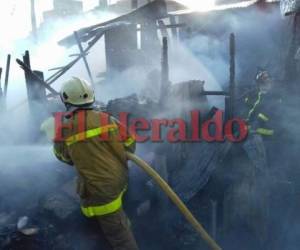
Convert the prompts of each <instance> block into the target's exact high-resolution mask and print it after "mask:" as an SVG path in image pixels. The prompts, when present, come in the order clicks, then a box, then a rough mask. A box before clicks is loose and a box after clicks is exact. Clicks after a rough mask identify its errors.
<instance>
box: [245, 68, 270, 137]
mask: <svg viewBox="0 0 300 250" xmlns="http://www.w3.org/2000/svg"><path fill="white" fill-rule="evenodd" d="M255 83H256V88H255V90H254V91H253V92H252V93H250V94H249V95H247V96H246V97H245V104H246V106H247V110H248V112H247V114H246V117H245V118H246V121H247V122H248V124H249V130H250V132H252V133H256V134H259V135H262V136H273V135H274V130H273V129H272V128H270V127H269V125H268V123H269V121H270V117H269V115H268V114H267V113H268V112H269V111H271V110H270V108H269V107H268V103H269V102H268V100H267V99H268V97H269V92H270V90H271V88H272V84H273V82H272V79H271V77H270V75H269V73H268V72H267V71H266V70H259V71H258V72H257V74H256V77H255Z"/></svg>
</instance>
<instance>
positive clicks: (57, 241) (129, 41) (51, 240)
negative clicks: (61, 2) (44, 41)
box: [0, 1, 299, 249]
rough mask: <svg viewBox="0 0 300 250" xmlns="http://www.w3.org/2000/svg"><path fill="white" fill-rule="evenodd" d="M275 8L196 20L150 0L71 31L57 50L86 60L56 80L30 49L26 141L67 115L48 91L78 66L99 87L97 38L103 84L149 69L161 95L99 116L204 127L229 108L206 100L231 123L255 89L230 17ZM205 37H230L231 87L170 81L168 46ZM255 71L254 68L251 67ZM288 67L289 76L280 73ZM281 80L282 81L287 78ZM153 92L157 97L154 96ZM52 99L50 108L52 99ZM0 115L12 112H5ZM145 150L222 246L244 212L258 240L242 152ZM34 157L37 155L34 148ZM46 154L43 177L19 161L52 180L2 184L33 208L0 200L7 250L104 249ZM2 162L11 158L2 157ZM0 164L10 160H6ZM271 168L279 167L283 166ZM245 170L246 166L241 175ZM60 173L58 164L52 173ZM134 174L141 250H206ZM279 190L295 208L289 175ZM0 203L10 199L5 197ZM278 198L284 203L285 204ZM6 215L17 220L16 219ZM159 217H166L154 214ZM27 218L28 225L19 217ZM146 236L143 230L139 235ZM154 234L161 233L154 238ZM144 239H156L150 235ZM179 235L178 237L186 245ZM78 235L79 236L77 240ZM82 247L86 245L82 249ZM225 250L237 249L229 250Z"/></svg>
mask: <svg viewBox="0 0 300 250" xmlns="http://www.w3.org/2000/svg"><path fill="white" fill-rule="evenodd" d="M133 2H134V1H133ZM259 2H263V1H259ZM102 4H104V5H102V8H103V6H104V7H105V6H106V5H105V3H102ZM132 6H133V7H134V8H135V7H137V4H136V3H133V5H132ZM265 8H267V10H266V9H265ZM276 8H278V3H268V4H267V3H260V4H258V5H253V6H250V7H249V8H245V9H238V10H236V9H234V10H224V11H216V12H211V13H208V14H207V15H203V16H202V15H199V14H198V13H187V12H184V13H179V12H176V11H175V12H171V13H169V12H168V9H167V5H166V3H165V1H152V2H150V3H148V4H146V5H144V6H142V7H140V8H137V9H135V10H133V11H131V12H129V13H128V14H125V15H122V16H120V17H118V18H116V19H114V20H110V21H108V22H105V23H100V24H96V25H93V26H91V27H86V28H82V29H79V30H77V31H74V33H73V34H71V35H69V36H67V37H66V38H65V39H63V40H61V41H59V44H61V45H63V46H77V47H78V49H79V53H78V54H77V55H76V57H75V59H74V60H72V61H71V62H70V63H69V64H67V65H66V66H64V67H58V68H56V69H55V70H56V72H55V73H54V74H53V75H52V76H50V77H48V78H46V79H45V78H44V74H43V72H40V71H36V70H33V68H34V65H31V62H30V55H29V52H28V51H26V52H25V54H24V56H23V58H22V60H18V64H19V65H20V66H21V67H22V68H23V69H24V73H25V80H26V88H27V94H28V104H29V109H30V114H31V116H32V118H33V119H32V121H33V122H32V123H31V124H30V128H29V130H30V131H28V133H30V134H31V133H32V132H33V131H37V130H38V129H39V124H40V123H41V122H42V120H43V119H44V118H46V117H47V116H49V115H50V114H51V112H53V111H62V107H60V106H59V105H58V104H57V101H56V97H57V94H58V93H57V91H56V90H55V89H53V88H52V86H51V85H52V84H53V83H54V82H56V81H58V80H59V79H60V77H61V76H63V75H64V74H66V73H67V72H68V71H69V70H70V69H71V68H72V67H73V66H74V65H75V64H76V63H77V62H78V61H80V60H84V65H85V69H86V71H87V72H88V76H89V78H90V79H89V80H90V81H91V83H93V84H94V86H97V84H101V83H99V82H97V80H96V78H95V76H93V74H92V73H91V70H90V67H89V62H88V53H89V52H90V50H91V48H92V47H93V46H94V45H95V44H96V43H97V42H98V41H99V40H100V39H104V41H105V56H106V66H107V68H106V72H105V74H104V76H105V77H104V78H105V79H104V82H107V83H109V81H110V78H111V77H112V76H113V75H114V74H115V73H116V72H122V71H124V70H126V69H127V68H130V67H134V66H136V65H143V66H144V67H145V68H153V71H152V74H149V76H148V78H149V84H150V85H153V86H155V87H154V89H155V90H156V91H154V92H156V93H155V95H153V94H149V93H146V94H145V95H144V96H142V97H141V96H139V95H138V94H133V95H130V96H128V97H121V98H118V99H114V100H110V101H109V102H108V103H107V104H101V109H104V110H106V111H108V112H109V113H111V114H114V115H116V116H117V114H118V113H119V112H129V113H131V116H132V118H135V117H144V118H147V119H152V118H155V117H157V116H158V117H159V116H164V117H167V118H168V117H170V118H172V117H180V118H183V119H185V120H188V118H187V117H188V115H189V112H190V111H191V110H193V109H199V110H201V111H202V112H203V114H202V115H203V117H204V119H205V120H207V119H210V118H212V117H213V116H214V114H215V112H216V110H218V109H222V108H219V107H212V106H211V105H210V104H209V101H208V98H209V97H211V96H217V97H221V98H222V100H223V103H224V107H225V108H224V109H225V116H224V120H225V121H226V120H228V119H230V118H232V117H234V115H235V114H236V103H237V99H238V98H237V95H238V94H239V88H242V87H244V86H242V85H243V81H251V80H252V79H251V77H249V73H248V72H247V71H246V70H244V71H243V74H242V75H243V76H242V80H240V79H237V76H236V71H237V70H236V64H237V62H236V57H237V56H238V53H239V51H240V50H238V49H237V47H238V46H239V40H238V38H239V37H238V35H237V34H236V35H237V37H235V35H234V34H231V33H232V30H230V29H231V27H230V25H229V23H227V21H226V18H225V16H226V14H228V13H231V14H232V13H234V14H236V15H237V16H238V15H239V13H241V12H242V13H246V12H247V11H257V9H259V10H262V11H273V10H274V9H276ZM289 14H290V12H289ZM292 15H295V17H294V29H293V33H292V39H291V44H289V45H286V47H287V48H288V53H287V54H288V55H287V56H286V61H285V65H287V66H286V70H285V71H284V72H281V71H280V72H279V73H278V75H280V76H281V75H284V77H283V79H284V81H287V82H288V83H289V84H290V85H289V87H290V88H291V89H293V90H294V89H299V87H298V86H297V85H296V84H295V82H297V81H298V80H299V72H298V66H299V65H298V66H297V64H298V61H297V60H295V56H294V55H295V54H296V53H297V48H298V47H299V45H298V44H297V41H298V40H299V39H297V35H298V33H299V32H298V30H297V28H299V27H298V26H299V25H298V22H299V20H298V19H299V17H298V14H292ZM214 20H219V25H216V24H215V21H214ZM223 20H224V21H223ZM199 23H200V24H201V25H199ZM138 32H140V44H138V41H137V39H136V38H137V33H138ZM158 34H159V36H158ZM198 34H201V35H203V34H206V35H207V34H209V35H210V36H215V37H222V38H224V37H225V39H224V40H223V43H225V44H226V46H225V47H226V51H224V53H226V54H227V59H228V60H227V62H228V76H226V78H227V82H226V84H225V87H224V89H223V90H221V91H220V90H213V91H208V90H206V83H205V82H204V81H203V79H196V80H195V79H191V80H189V81H185V82H178V83H176V82H171V80H170V71H172V67H170V63H169V58H168V52H169V48H168V47H169V46H172V43H173V42H174V41H178V40H179V41H182V42H185V41H186V40H188V39H191V38H193V37H194V36H196V35H198ZM287 40H288V39H287ZM149 52H150V54H152V55H153V56H152V57H151V58H149V56H148V55H149ZM278 63H280V62H278ZM157 65H160V67H157ZM256 66H257V65H251V67H252V68H253V67H256ZM9 67H10V56H8V58H7V66H6V73H5V79H4V85H3V88H1V90H2V91H1V92H0V96H1V102H3V101H4V102H5V96H6V92H7V86H8V79H9ZM281 68H283V67H282V65H281ZM155 70H156V71H155ZM1 72H3V74H4V70H2V69H1V70H0V73H1ZM3 74H2V75H3ZM0 75H1V74H0ZM2 78H3V77H2ZM245 79H246V80H245ZM280 80H281V81H282V79H280ZM147 91H150V93H153V89H150V90H146V92H147ZM291 92H292V90H291ZM49 99H51V100H52V101H49ZM53 100H54V101H53ZM100 101H101V100H100ZM174 102H176V103H180V105H176V109H174V108H173V107H174ZM292 105H294V103H293V104H292ZM1 107H5V106H4V105H1ZM162 107H163V109H162ZM42 141H43V139H42V138H41V135H39V134H34V136H33V137H32V136H31V137H28V141H27V143H41V142H42ZM295 141H296V139H295ZM275 145H277V144H275ZM272 146H273V144H272ZM139 148H140V149H139V150H140V152H141V154H142V155H143V156H144V157H145V158H146V159H147V160H148V161H149V162H150V163H152V165H153V166H154V167H155V168H156V169H157V170H158V172H159V173H160V174H161V175H162V176H163V177H164V179H166V180H168V182H169V183H170V185H171V186H172V187H173V188H174V190H175V191H176V193H178V194H179V196H180V197H181V198H182V199H183V200H184V201H185V202H186V203H187V204H188V205H189V206H190V208H191V209H192V211H193V212H194V213H195V214H196V216H198V217H199V218H200V219H201V220H202V221H203V222H204V225H205V227H206V228H207V229H208V230H209V231H210V233H211V234H212V235H213V237H214V238H216V239H217V240H218V241H221V242H224V245H225V246H226V244H228V239H230V237H231V235H229V236H228V235H227V234H226V232H227V231H229V232H232V231H234V230H235V229H236V228H237V225H238V226H239V225H240V223H244V220H243V219H241V218H239V216H240V215H241V214H242V215H243V212H244V214H245V213H246V216H247V218H246V219H245V220H246V221H247V223H248V224H247V225H251V227H252V228H251V230H252V231H254V233H253V234H254V235H256V234H257V228H259V227H260V224H259V223H260V222H259V220H258V219H257V218H256V217H255V214H251V211H250V212H249V213H248V210H247V208H246V209H245V210H244V211H242V212H241V210H243V209H244V208H243V206H242V205H241V206H240V205H239V202H240V201H241V199H240V196H241V194H242V195H243V196H246V197H248V196H247V195H248V193H247V190H246V189H247V188H249V186H247V185H248V184H249V183H250V184H249V185H250V186H251V180H252V179H251V178H253V173H252V171H253V170H252V168H251V167H252V165H251V162H249V160H248V159H247V157H246V155H245V153H244V152H241V150H240V148H238V147H235V146H233V145H231V144H230V143H227V142H226V143H221V144H220V143H219V144H218V143H205V142H201V143H198V144H188V143H176V144H169V143H161V144H157V145H156V144H153V143H149V142H148V143H144V144H141V145H139ZM22 150H23V151H24V150H25V152H26V154H28V155H32V157H35V156H34V155H35V152H34V150H31V149H22V148H21V149H20V151H22ZM36 150H40V149H38V148H36ZM46 150H48V148H43V149H42V150H41V151H40V154H41V161H40V162H39V164H40V165H43V169H42V170H41V169H36V168H35V167H32V166H26V164H23V163H19V165H20V166H22V167H24V171H27V174H28V171H29V175H30V176H33V177H35V176H39V175H41V176H45V173H46V175H47V173H49V176H51V178H49V179H48V178H46V177H45V178H41V179H40V180H39V181H38V182H37V184H36V186H35V185H33V184H32V183H30V182H29V181H27V180H24V182H23V183H18V184H16V183H13V181H12V182H11V183H10V182H9V181H8V182H5V183H3V184H2V185H3V188H2V190H11V191H12V192H14V191H13V190H15V189H18V190H20V192H22V193H23V194H24V195H22V196H21V197H22V198H21V199H22V202H23V204H26V205H25V207H26V208H25V210H24V209H23V208H22V207H18V208H14V207H13V205H11V206H10V205H9V206H6V205H4V204H14V203H15V201H14V200H13V198H12V197H9V196H7V195H6V194H5V192H4V191H3V192H2V193H0V197H1V201H2V200H3V203H2V202H1V205H0V209H1V211H0V212H1V213H0V246H1V249H2V248H3V249H20V246H22V247H23V248H22V249H74V245H77V247H78V248H77V249H98V248H99V246H102V245H103V247H105V242H104V241H103V240H102V239H99V234H98V233H95V232H96V225H95V230H94V231H93V232H92V230H91V229H89V228H90V222H88V221H85V220H84V219H82V217H81V215H80V212H79V209H78V198H77V197H76V195H75V194H74V192H73V191H72V190H73V186H74V173H73V172H72V171H71V170H70V169H69V170H63V168H62V167H63V166H60V164H59V163H58V162H57V161H55V159H54V158H53V160H51V161H50V162H49V160H46V159H47V157H45V160H44V158H43V156H42V155H43V154H45V155H47V154H48V153H46ZM50 153H51V152H49V154H50ZM3 154H4V155H5V154H8V153H7V152H4V153H3ZM17 154H18V155H19V154H20V155H22V153H20V152H17ZM2 157H3V159H5V157H4V156H2ZM274 161H275V160H274ZM274 161H272V163H273V164H274V166H277V165H276V164H275V163H274ZM277 164H278V163H277ZM241 165H242V166H243V168H241V167H240V166H241ZM53 166H55V168H54V169H55V174H54V175H53V173H52V172H53ZM6 171H7V172H6ZM274 171H276V169H275V170H274ZM241 172H242V173H241ZM0 173H1V174H2V175H3V176H9V175H10V174H11V173H10V170H4V171H3V172H0ZM50 173H52V174H50ZM296 174H299V173H296ZM133 175H134V176H133V178H132V180H133V182H134V183H133V184H132V186H133V188H132V189H134V188H135V189H138V190H143V192H145V194H146V195H142V194H140V193H137V192H136V191H134V190H129V197H128V207H129V208H130V209H129V211H131V212H130V213H132V214H131V217H132V222H133V224H136V227H137V229H136V231H137V238H138V240H140V241H142V242H143V243H142V245H141V247H143V249H159V247H161V249H167V248H168V247H169V249H176V247H177V248H179V249H199V246H201V247H202V245H203V243H202V242H200V241H199V240H198V239H197V237H196V236H195V235H194V234H193V231H192V230H191V229H190V228H189V227H188V226H187V225H186V224H185V222H183V221H182V220H181V219H180V217H179V216H178V214H177V213H176V212H174V213H170V214H169V210H170V209H171V208H170V207H169V204H168V201H166V200H165V197H164V196H163V195H162V194H161V193H160V191H159V190H157V189H156V188H155V187H153V184H152V183H151V181H150V180H148V179H147V178H146V177H145V176H142V177H140V175H141V173H138V172H137V171H133ZM137 176H138V178H137ZM241 176H242V177H243V178H244V177H245V176H246V178H247V182H246V184H244V183H241V182H242V181H241ZM135 178H136V179H135ZM140 179H141V180H140ZM41 183H43V185H42V186H40V184H41ZM279 185H280V186H279ZM274 186H275V190H276V191H278V190H279V189H280V192H281V193H284V196H285V197H286V199H287V201H290V200H289V199H290V197H291V196H292V194H294V193H293V192H294V190H292V189H293V187H292V185H291V184H290V183H289V179H288V178H287V177H284V178H283V180H280V181H278V182H277V183H275V184H274ZM35 189H40V191H39V192H37V191H35ZM282 190H284V191H282ZM29 194H30V195H29ZM282 196H283V195H282ZM282 196H280V197H282ZM2 197H4V198H3V199H2ZM277 199H278V200H279V198H277ZM147 200H150V201H151V203H152V204H153V205H152V207H151V209H150V210H149V211H147V214H146V215H140V214H139V211H138V209H137V208H138V207H139V205H140V204H143V203H144V202H145V201H147ZM278 200H276V199H275V200H274V201H273V203H274V204H273V205H276V206H277V205H278V203H279V201H278ZM242 202H243V201H242ZM276 202H277V203H276ZM282 209H284V207H282ZM172 210H173V209H172ZM8 211H14V212H12V213H9V212H8ZM245 211H246V212H245ZM247 213H248V214H247ZM158 214H159V216H157V215H158ZM25 215H26V216H28V218H24V217H22V216H25ZM150 215H151V216H150ZM147 216H148V217H151V218H152V217H155V216H157V218H156V219H155V220H153V221H152V222H151V221H149V218H147ZM284 218H288V216H286V215H285V216H283V219H284ZM27 219H28V221H27ZM283 219H282V220H283ZM288 219H290V218H288ZM74 221H76V223H77V224H78V225H79V224H80V225H81V226H79V227H78V228H76V230H75V229H72V228H73V227H74V223H73V222H74ZM25 222H26V223H25ZM146 222H147V223H149V224H148V225H149V227H147V228H146V229H145V228H144V227H143V224H144V223H146ZM165 222H166V224H167V225H165V226H164V227H161V228H160V229H158V228H157V224H156V223H160V224H164V223H165ZM63 226H64V227H63ZM242 226H243V225H242ZM141 228H143V230H144V231H141ZM232 228H233V229H232ZM231 229H232V230H231ZM157 230H161V231H159V232H158V233H154V232H156V231H157ZM145 234H147V235H149V236H148V237H145ZM158 234H159V235H158ZM250 234H251V233H250ZM79 235H80V236H79ZM233 235H234V236H237V235H239V233H238V232H233ZM176 236H178V238H179V242H178V239H176ZM76 237H78V238H77V239H76V240H74V238H76ZM286 237H287V236H286ZM232 240H236V239H235V238H234V239H232ZM81 241H82V242H84V243H80V242H81ZM162 241H163V242H164V244H165V245H164V246H161V245H159V243H161V242H162ZM172 241H174V242H176V244H174V243H172ZM249 241H251V240H249V239H245V242H249ZM103 242H104V243H103ZM149 242H158V243H157V244H158V245H159V246H157V245H155V243H153V245H150V246H149ZM242 243H243V242H239V244H241V245H239V244H237V248H236V249H251V247H252V249H255V248H256V245H255V243H254V246H250V247H249V248H247V247H246V246H245V245H243V244H242ZM147 244H148V246H147ZM175 245H177V246H175ZM24 246H25V247H24ZM185 247H186V248H185ZM203 247H204V246H203ZM272 247H273V248H272V249H280V248H276V246H272ZM201 249H202V248H201ZM224 249H226V248H224ZM228 249H235V248H232V247H229V248H228ZM281 249H282V248H281Z"/></svg>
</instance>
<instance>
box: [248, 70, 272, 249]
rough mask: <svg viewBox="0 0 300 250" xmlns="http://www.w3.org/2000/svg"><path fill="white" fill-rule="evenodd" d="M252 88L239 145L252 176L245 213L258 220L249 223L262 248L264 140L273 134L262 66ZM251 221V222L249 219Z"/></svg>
mask: <svg viewBox="0 0 300 250" xmlns="http://www.w3.org/2000/svg"><path fill="white" fill-rule="evenodd" d="M255 85H256V86H255V89H254V91H251V92H250V93H249V94H247V95H246V97H245V98H244V102H245V105H244V106H245V109H246V111H245V110H244V111H245V112H244V118H245V120H246V122H247V124H248V130H249V134H248V138H247V140H246V141H245V142H244V143H243V148H244V150H245V152H246V154H247V155H248V158H249V159H250V161H251V162H252V164H253V166H254V169H253V170H252V173H253V178H254V179H251V178H250V179H249V180H248V181H249V183H250V184H251V185H250V187H251V189H250V190H249V199H250V200H249V202H250V203H249V213H251V214H252V216H255V217H256V218H258V220H259V223H260V224H259V225H253V227H254V230H255V232H256V233H257V239H258V243H259V245H260V247H261V248H262V249H267V248H268V247H267V239H268V237H269V236H268V235H269V225H270V224H269V223H270V221H269V220H270V188H269V187H270V183H271V176H270V170H269V165H268V160H267V152H266V147H265V140H268V139H270V138H272V137H273V136H274V133H275V131H274V129H273V127H272V123H273V122H272V119H271V116H272V107H271V103H272V101H271V99H270V98H271V97H272V93H271V89H272V87H273V81H272V79H271V77H270V75H269V73H268V72H267V71H266V70H263V69H259V70H258V72H257V74H256V76H255ZM250 224H251V223H250Z"/></svg>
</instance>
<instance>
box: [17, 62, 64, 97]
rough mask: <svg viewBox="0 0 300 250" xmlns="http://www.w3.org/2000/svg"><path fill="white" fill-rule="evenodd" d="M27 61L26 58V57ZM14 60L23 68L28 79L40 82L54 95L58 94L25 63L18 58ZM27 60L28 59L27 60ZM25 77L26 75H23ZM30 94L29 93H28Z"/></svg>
mask: <svg viewBox="0 0 300 250" xmlns="http://www.w3.org/2000/svg"><path fill="white" fill-rule="evenodd" d="M26 61H27V59H26ZM16 62H17V63H18V64H19V65H20V67H21V68H22V69H23V70H24V72H25V74H26V75H27V79H28V81H29V80H31V79H34V80H35V81H37V82H38V83H40V84H42V85H43V86H44V87H45V88H46V89H47V90H49V91H50V92H51V93H52V94H54V95H59V93H58V92H57V91H56V90H55V89H53V88H52V87H51V86H49V84H47V83H46V82H45V81H44V80H43V79H41V78H40V77H39V76H38V75H37V74H36V73H34V72H33V71H32V70H31V68H30V67H29V66H28V65H27V64H26V63H25V62H22V61H21V60H20V59H17V60H16ZM27 62H28V61H27ZM25 77H26V76H25ZM29 95H30V94H29Z"/></svg>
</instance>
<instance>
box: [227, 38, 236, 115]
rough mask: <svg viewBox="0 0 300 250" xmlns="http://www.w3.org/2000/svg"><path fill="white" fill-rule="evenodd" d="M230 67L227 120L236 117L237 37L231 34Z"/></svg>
mask: <svg viewBox="0 0 300 250" xmlns="http://www.w3.org/2000/svg"><path fill="white" fill-rule="evenodd" d="M229 53H230V66H229V91H228V92H229V96H228V97H226V98H225V111H226V120H229V119H232V118H233V116H234V105H235V36H234V34H230V43H229Z"/></svg>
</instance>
